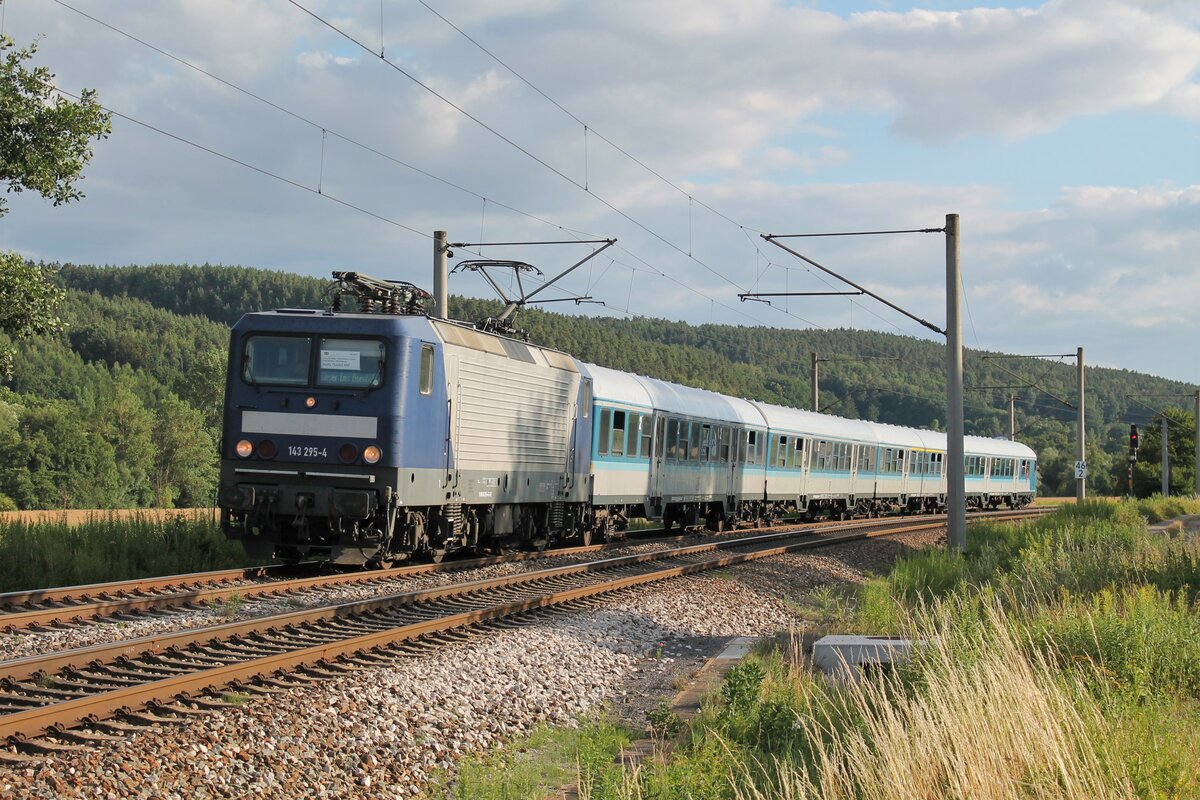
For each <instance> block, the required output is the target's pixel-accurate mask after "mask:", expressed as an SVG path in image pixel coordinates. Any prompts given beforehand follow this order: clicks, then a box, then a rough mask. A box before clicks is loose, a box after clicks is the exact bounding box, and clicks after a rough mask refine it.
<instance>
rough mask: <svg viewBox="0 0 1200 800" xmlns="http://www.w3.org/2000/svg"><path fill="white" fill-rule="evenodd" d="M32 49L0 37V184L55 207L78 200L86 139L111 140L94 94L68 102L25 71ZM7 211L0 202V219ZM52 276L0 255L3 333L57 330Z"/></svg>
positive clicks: (2, 368) (4, 360) (46, 74)
mask: <svg viewBox="0 0 1200 800" xmlns="http://www.w3.org/2000/svg"><path fill="white" fill-rule="evenodd" d="M35 52H37V42H34V43H33V44H32V45H30V46H29V47H24V48H18V47H16V44H15V43H14V42H13V40H12V39H11V38H9V37H7V36H0V181H4V182H7V184H8V187H7V191H9V192H21V191H24V190H25V189H31V190H33V191H35V192H37V193H38V194H40V195H42V196H43V197H46V198H48V199H50V200H53V201H54V205H56V206H57V205H60V204H62V203H69V202H70V201H72V200H77V199H78V198H80V197H82V196H83V193H82V192H81V191H79V189H78V188H76V184H77V182H78V181H79V180H80V179H81V178H82V176H83V168H84V166H85V165H86V164H87V162H88V161H89V160H91V157H92V148H91V144H90V143H91V140H92V139H97V140H99V139H103V138H106V137H107V136H108V134H109V132H110V131H111V130H112V127H111V119H110V115H109V114H108V113H107V112H105V111H104V109H102V108H101V107H100V105H99V104H98V103H97V102H96V93H95V92H94V91H93V90H91V89H84V90H83V91H82V92H81V94H80V96H79V99H78V100H69V99H67V98H66V97H63V96H62V95H60V94H58V92H57V91H56V90H55V88H54V84H53V79H54V75H53V74H51V72H50V71H49V70H48V69H46V68H45V67H35V68H33V69H29V68H27V67H26V66H25V65H24V62H25V61H27V60H29V59H30V58H32V57H33V54H34V53H35ZM6 213H8V202H7V201H6V200H5V199H4V198H2V197H0V216H3V215H4V214H6ZM51 277H52V276H51V274H50V272H49V270H48V268H46V267H42V266H34V265H32V264H26V263H25V260H24V259H23V258H21V256H19V255H17V254H16V253H0V331H3V332H5V333H7V334H9V335H10V336H12V337H13V338H14V339H24V338H27V337H29V336H34V335H37V334H43V333H51V332H53V331H56V330H59V329H60V328H61V327H62V321H61V320H60V319H59V318H58V316H57V315H56V313H55V312H56V309H57V308H58V304H59V303H60V302H61V301H62V298H63V293H62V291H61V290H60V289H58V288H57V287H56V286H54V284H53V283H52V281H51ZM11 372H12V350H11V349H5V350H4V351H2V352H0V373H2V374H3V375H4V376H6V377H7V376H8V375H9V374H11Z"/></svg>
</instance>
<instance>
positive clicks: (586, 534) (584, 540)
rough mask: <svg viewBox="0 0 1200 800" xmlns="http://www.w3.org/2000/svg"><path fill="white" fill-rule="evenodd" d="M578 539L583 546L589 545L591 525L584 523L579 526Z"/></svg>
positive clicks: (590, 542) (590, 541)
mask: <svg viewBox="0 0 1200 800" xmlns="http://www.w3.org/2000/svg"><path fill="white" fill-rule="evenodd" d="M579 541H580V543H581V544H582V545H583V546H584V547H590V546H591V544H592V526H591V525H588V524H587V523H584V524H583V525H582V526H581V527H580V531H579Z"/></svg>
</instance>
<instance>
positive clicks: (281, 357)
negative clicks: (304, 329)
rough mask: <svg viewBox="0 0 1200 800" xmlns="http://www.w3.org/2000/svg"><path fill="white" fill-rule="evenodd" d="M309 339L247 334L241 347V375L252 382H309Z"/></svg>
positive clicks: (296, 384) (274, 384)
mask: <svg viewBox="0 0 1200 800" xmlns="http://www.w3.org/2000/svg"><path fill="white" fill-rule="evenodd" d="M311 353H312V339H309V338H308V337H307V336H249V337H247V338H246V344H245V347H244V349H243V350H242V379H243V380H245V381H246V383H249V384H252V385H260V384H262V385H267V386H308V378H309V374H308V373H309V361H310V355H311Z"/></svg>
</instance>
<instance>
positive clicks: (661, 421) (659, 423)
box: [654, 417, 667, 458]
mask: <svg viewBox="0 0 1200 800" xmlns="http://www.w3.org/2000/svg"><path fill="white" fill-rule="evenodd" d="M666 433H667V420H666V418H665V417H658V418H657V419H655V420H654V457H655V458H662V457H663V447H664V444H663V440H664V439H665V438H666Z"/></svg>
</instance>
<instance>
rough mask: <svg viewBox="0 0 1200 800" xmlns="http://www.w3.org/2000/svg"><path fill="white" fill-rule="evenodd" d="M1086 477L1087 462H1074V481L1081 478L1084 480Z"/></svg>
mask: <svg viewBox="0 0 1200 800" xmlns="http://www.w3.org/2000/svg"><path fill="white" fill-rule="evenodd" d="M1086 477H1087V462H1086V461H1076V462H1075V479H1076V480H1079V479H1081V478H1086Z"/></svg>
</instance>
